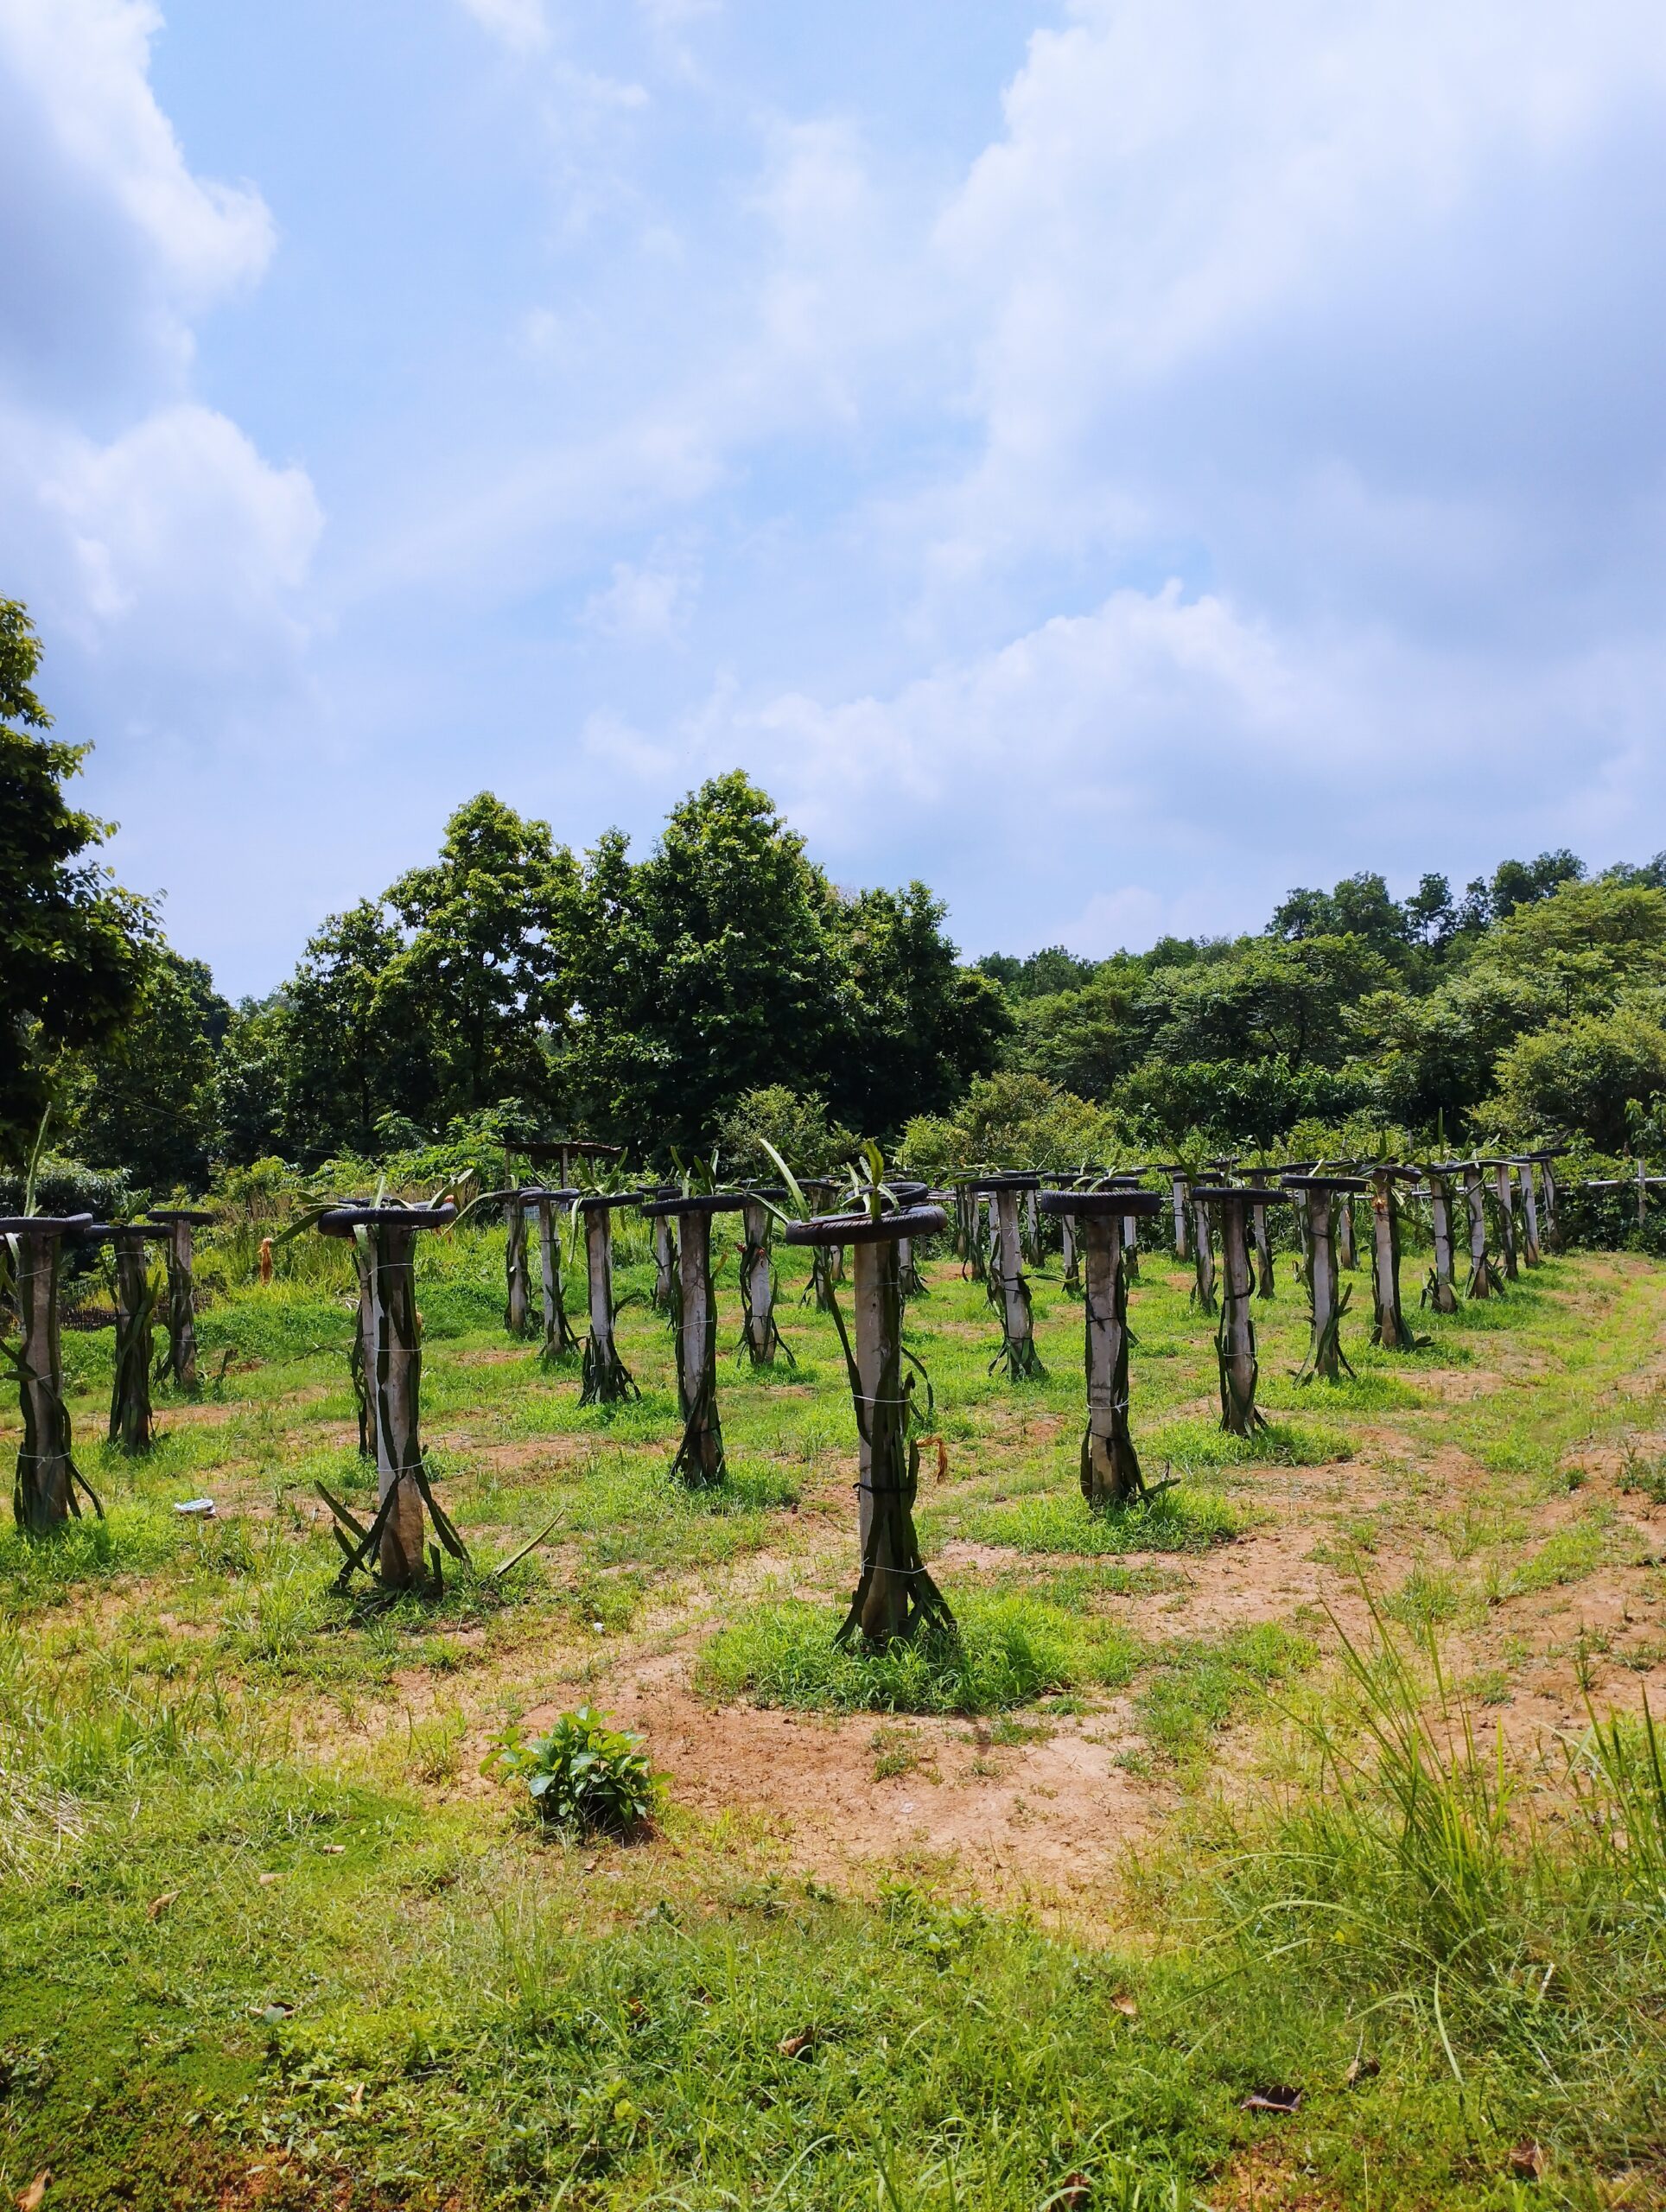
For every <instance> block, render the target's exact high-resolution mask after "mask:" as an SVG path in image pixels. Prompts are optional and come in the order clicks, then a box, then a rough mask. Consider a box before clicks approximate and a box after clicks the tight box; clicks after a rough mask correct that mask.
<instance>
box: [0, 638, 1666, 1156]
mask: <svg viewBox="0 0 1666 2212" xmlns="http://www.w3.org/2000/svg"><path fill="white" fill-rule="evenodd" d="M37 659H38V645H37V642H36V640H35V635H34V632H33V631H32V629H31V628H30V626H29V621H28V618H27V615H26V613H24V610H23V609H22V607H18V606H16V604H15V603H8V602H3V601H0V1036H3V1038H4V1039H5V1041H6V1045H7V1047H8V1049H7V1052H6V1056H5V1058H4V1061H3V1063H0V1150H3V1154H4V1158H3V1160H0V1166H5V1167H9V1168H10V1169H11V1170H12V1171H13V1175H14V1179H15V1176H16V1171H17V1169H18V1167H19V1166H20V1163H21V1161H22V1158H23V1155H24V1154H26V1152H27V1151H28V1150H29V1146H30V1144H31V1142H32V1141H33V1140H34V1139H35V1135H36V1133H37V1131H38V1129H39V1128H40V1127H41V1117H42V1116H43V1115H46V1116H48V1129H49V1133H50V1139H51V1143H52V1146H53V1148H54V1151H55V1152H56V1153H58V1154H62V1155H68V1156H70V1157H71V1158H73V1160H78V1161H80V1162H85V1163H86V1164H87V1165H89V1166H92V1167H94V1168H101V1169H108V1170H112V1171H118V1172H119V1173H122V1174H123V1175H124V1178H125V1179H127V1180H128V1181H129V1182H130V1184H131V1185H134V1186H136V1187H139V1188H143V1189H147V1190H152V1191H154V1190H156V1189H160V1188H173V1187H181V1186H182V1187H186V1188H203V1187H206V1186H207V1185H208V1184H209V1183H210V1182H211V1181H212V1180H213V1179H214V1177H215V1176H216V1175H217V1174H218V1173H221V1172H222V1171H225V1170H227V1169H230V1170H237V1169H240V1168H242V1169H246V1168H248V1167H249V1166H251V1164H252V1163H254V1162H257V1161H268V1160H282V1161H283V1162H286V1163H289V1165H290V1166H292V1167H294V1168H296V1169H298V1170H302V1171H308V1172H310V1171H314V1170H316V1169H317V1168H319V1167H320V1166H322V1165H323V1164H324V1163H326V1162H329V1161H340V1160H351V1161H367V1160H381V1159H386V1158H387V1157H389V1156H390V1155H399V1156H403V1157H405V1158H407V1159H410V1158H416V1157H420V1156H423V1155H424V1154H427V1153H430V1152H431V1153H435V1154H436V1156H437V1155H438V1154H441V1153H442V1152H443V1151H444V1149H445V1147H447V1146H448V1145H449V1146H450V1147H453V1148H454V1149H455V1147H458V1146H460V1145H461V1146H465V1147H467V1146H468V1145H470V1144H493V1143H499V1142H501V1141H502V1139H503V1137H504V1136H506V1135H513V1134H516V1133H518V1134H521V1135H535V1134H537V1133H539V1132H541V1131H550V1130H554V1129H557V1128H564V1127H570V1128H585V1129H588V1131H590V1132H591V1133H592V1134H595V1135H604V1136H611V1137H614V1138H616V1139H618V1140H619V1141H623V1142H626V1143H628V1144H630V1145H631V1146H632V1147H634V1148H635V1150H636V1151H637V1153H638V1154H639V1156H640V1155H644V1154H645V1155H647V1156H648V1157H651V1158H652V1159H655V1160H659V1161H662V1162H663V1161H665V1160H668V1159H669V1158H670V1157H671V1154H673V1152H675V1153H677V1154H680V1155H681V1156H683V1157H684V1158H689V1157H691V1156H693V1155H694V1154H696V1153H709V1152H710V1151H711V1149H712V1148H713V1147H722V1150H723V1152H724V1153H725V1154H726V1155H727V1157H728V1160H730V1162H731V1163H732V1164H734V1165H736V1166H747V1165H752V1166H756V1165H760V1164H762V1162H763V1160H764V1157H765V1156H764V1155H763V1154H762V1153H761V1149H760V1145H759V1141H758V1140H759V1138H760V1136H762V1135H769V1136H771V1137H772V1138H773V1140H774V1141H779V1142H780V1143H781V1144H782V1145H783V1147H784V1148H788V1149H789V1150H790V1153H791V1154H792V1156H794V1157H796V1158H797V1159H798V1160H800V1161H802V1162H803V1163H804V1164H806V1165H820V1164H822V1161H823V1160H832V1159H836V1158H837V1157H838V1156H839V1155H840V1154H841V1152H842V1150H843V1148H844V1147H847V1146H849V1144H850V1143H852V1142H853V1141H854V1140H855V1137H857V1136H858V1135H872V1136H875V1137H878V1138H880V1139H881V1141H883V1142H884V1143H885V1144H886V1145H887V1148H894V1147H897V1146H898V1145H899V1144H900V1146H901V1147H902V1148H903V1154H904V1156H905V1157H906V1158H909V1159H911V1160H913V1161H914V1162H915V1163H916V1164H918V1165H919V1166H923V1167H925V1168H927V1169H928V1170H940V1169H942V1168H944V1167H946V1166H952V1165H955V1164H957V1163H959V1162H962V1161H964V1160H970V1159H993V1158H997V1157H1002V1156H1007V1157H1014V1156H1015V1152H1016V1150H1018V1149H1022V1150H1024V1151H1026V1152H1027V1153H1028V1154H1031V1155H1032V1156H1033V1158H1035V1159H1036V1160H1043V1159H1044V1158H1045V1159H1046V1160H1055V1161H1059V1162H1062V1161H1063V1160H1067V1159H1070V1158H1071V1157H1074V1156H1077V1155H1079V1156H1080V1157H1082V1158H1084V1159H1085V1158H1091V1157H1100V1156H1103V1155H1104V1154H1107V1153H1108V1152H1109V1151H1110V1150H1117V1151H1120V1152H1126V1151H1127V1150H1128V1149H1129V1147H1140V1146H1147V1145H1149V1146H1154V1147H1163V1148H1166V1149H1171V1150H1172V1149H1174V1148H1177V1147H1184V1146H1186V1145H1202V1144H1207V1143H1215V1144H1220V1143H1230V1144H1234V1145H1239V1146H1243V1145H1249V1146H1254V1147H1262V1148H1266V1147H1276V1146H1277V1145H1278V1144H1279V1143H1280V1142H1281V1141H1283V1140H1284V1139H1285V1138H1287V1137H1288V1135H1290V1133H1292V1132H1293V1131H1295V1130H1297V1129H1299V1128H1308V1129H1311V1128H1313V1127H1314V1126H1315V1125H1323V1126H1326V1127H1339V1126H1341V1125H1344V1124H1347V1123H1350V1122H1353V1123H1358V1122H1361V1121H1362V1120H1375V1121H1377V1122H1381V1123H1382V1124H1384V1125H1389V1124H1391V1125H1393V1126H1394V1127H1395V1128H1397V1129H1399V1130H1401V1131H1402V1132H1406V1133H1409V1135H1412V1136H1413V1137H1415V1139H1416V1140H1418V1141H1424V1140H1426V1139H1436V1138H1438V1139H1440V1141H1444V1142H1447V1143H1451V1144H1456V1143H1459V1142H1462V1141H1466V1140H1474V1139H1478V1138H1480V1137H1482V1136H1485V1135H1499V1136H1507V1137H1519V1138H1525V1137H1527V1136H1529V1135H1541V1134H1547V1133H1548V1134H1554V1135H1561V1134H1562V1133H1565V1132H1578V1133H1580V1134H1582V1135H1585V1136H1587V1137H1588V1138H1589V1139H1590V1140H1591V1141H1592V1142H1593V1144H1594V1145H1595V1146H1596V1147H1599V1149H1601V1150H1604V1151H1606V1152H1610V1153H1618V1152H1620V1151H1622V1150H1623V1149H1625V1147H1628V1146H1640V1147H1650V1146H1652V1147H1655V1148H1656V1149H1657V1150H1660V1151H1666V1133H1663V1130H1662V1128H1660V1126H1659V1124H1660V1122H1661V1119H1662V1116H1663V1110H1666V1109H1663V1103H1662V1102H1663V1101H1666V855H1659V856H1657V857H1656V859H1655V860H1653V861H1649V862H1648V863H1646V864H1644V865H1641V866H1636V867H1620V868H1610V869H1607V870H1606V871H1605V872H1604V873H1603V874H1600V875H1596V876H1592V875H1590V874H1587V870H1586V868H1584V866H1583V865H1582V864H1581V862H1580V861H1579V860H1578V859H1577V858H1576V857H1575V855H1574V854H1572V853H1570V852H1554V853H1543V854H1541V855H1539V856H1538V858H1537V859H1536V860H1531V861H1504V862H1503V863H1501V864H1500V865H1499V866H1498V867H1497V868H1495V869H1494V870H1493V872H1492V874H1491V876H1490V877H1487V878H1485V879H1481V878H1478V879H1477V880H1475V881H1473V882H1472V883H1470V884H1468V885H1467V886H1466V887H1465V888H1464V890H1463V891H1462V893H1454V892H1453V887H1452V886H1451V885H1450V884H1449V882H1448V881H1447V879H1446V877H1444V876H1440V875H1434V874H1428V875H1425V876H1424V877H1423V878H1422V880H1421V883H1420V884H1419V886H1418V887H1417V889H1416V890H1415V892H1414V893H1412V894H1411V895H1410V896H1409V897H1408V898H1406V899H1396V898H1394V897H1393V896H1392V895H1391V893H1390V892H1389V888H1388V886H1387V884H1386V882H1385V881H1384V880H1383V877H1382V876H1380V875H1377V874H1370V873H1364V874H1358V875H1354V876H1351V877H1349V878H1348V879H1346V880H1345V881H1343V882H1341V883H1339V884H1337V885H1335V886H1334V887H1332V889H1330V890H1328V891H1320V890H1305V889H1303V890H1295V891H1293V892H1292V893H1290V894H1289V896H1288V898H1287V899H1285V900H1284V901H1283V902H1282V903H1281V905H1280V906H1278V908H1277V909H1276V911H1275V912H1274V913H1273V915H1272V916H1271V917H1270V918H1269V921H1268V923H1267V925H1266V927H1265V928H1264V929H1262V930H1260V931H1256V932H1253V933H1251V934H1249V935H1245V936H1242V937H1236V938H1164V939H1162V940H1161V941H1160V943H1159V944H1155V945H1154V946H1153V947H1152V948H1151V950H1149V951H1147V952H1141V953H1127V952H1119V953H1117V954H1115V955H1114V956H1113V957H1111V958H1110V959H1108V960H1101V961H1090V960H1084V959H1080V958H1078V957H1075V956H1074V955H1072V954H1071V953H1069V952H1067V951H1066V950H1064V949H1063V948H1062V947H1059V946H1052V947H1049V948H1047V949H1046V950H1042V951H1040V952H1035V953H1032V954H1030V955H1028V956H1027V957H1015V956H1011V955H1007V954H1001V953H991V954H989V955H986V956H985V957H982V959H979V960H977V961H976V962H974V963H970V965H969V964H963V963H962V962H961V960H960V958H959V956H958V954H957V950H956V948H955V946H954V945H953V944H951V942H950V940H949V938H948V936H947V934H946V932H945V930H944V908H943V906H942V904H941V902H940V901H939V900H938V899H935V898H934V897H933V895H932V893H931V892H930V890H929V889H928V888H927V887H926V886H925V884H924V883H921V882H914V883H912V884H910V885H909V886H907V887H906V888H904V889H900V890H868V891H860V892H855V893H851V892H847V891H843V890H840V889H838V888H837V887H835V886H834V885H833V884H832V882H831V881H830V879H829V878H828V876H827V875H826V874H825V873H824V872H823V870H822V869H820V868H817V866H816V865H815V863H814V862H813V861H811V859H810V858H809V857H808V856H807V855H806V854H805V852H804V846H803V842H802V841H801V840H800V839H799V838H798V836H796V835H795V833H794V832H792V830H791V829H789V828H788V827H787V826H786V824H785V822H784V821H783V820H782V818H781V817H780V815H779V813H778V811H777V810H776V809H775V807H774V806H773V803H772V802H771V800H770V799H769V798H768V796H767V795H766V793H765V792H763V791H760V790H759V789H757V788H756V787H755V786H754V785H752V784H751V783H749V782H748V781H747V779H746V777H745V776H744V775H742V774H741V772H738V771H737V772H732V773H730V774H728V775H724V776H719V777H716V778H714V779H712V780H710V781H709V782H708V783H707V784H705V785H703V786H702V787H701V789H700V790H699V791H695V792H693V793H691V794H690V796H689V797H688V798H685V799H684V801H683V802H682V804H680V805H678V806H677V808H676V809H675V810H673V811H672V813H671V816H670V817H669V818H668V820H667V822H666V824H665V827H664V831H663V832H662V834H661V836H660V837H659V839H658V842H656V843H655V845H654V846H653V848H652V850H650V851H649V852H647V853H646V854H645V855H643V856H642V857H640V858H634V857H633V855H631V853H630V852H629V850H628V849H627V845H626V840H625V838H624V837H623V836H620V834H619V833H617V832H609V833H608V834H607V836H604V837H602V838H601V840H600V842H598V843H597V844H596V845H595V847H594V848H593V849H591V850H589V851H588V852H584V853H582V854H579V853H575V852H574V851H572V850H571V849H569V847H568V846H566V845H563V844H561V843H559V842H556V838H555V836H554V835H553V833H552V831H551V829H550V825H549V824H548V823H544V822H540V821H537V820H533V819H530V818H527V817H523V816H521V815H518V814H517V813H516V812H515V811H514V810H512V808H510V807H507V806H506V805H504V804H502V803H501V802H500V801H499V799H497V798H494V797H493V796H492V794H491V793H489V792H482V793H481V794H480V796H479V797H477V798H473V799H471V800H470V801H468V803H467V804H466V805H464V806H462V807H461V808H459V810H457V812H456V813H455V815H454V816H453V817H451V820H450V822H449V823H448V824H447V827H446V831H445V836H444V838H443V841H442V845H441V849H440V850H439V852H438V853H437V855H436V856H435V858H434V859H433V861H430V862H429V863H428V864H427V865H425V866H423V867H420V868H413V869H411V870H410V871H409V872H408V873H407V874H404V875H402V876H400V877H399V878H398V879H397V880H396V881H395V882H393V883H391V884H390V885H388V886H387V887H385V889H384V890H383V891H381V892H380V893H376V894H373V895H372V896H369V897H366V898H365V899H362V900H360V901H359V904H358V905H356V906H352V907H350V908H349V909H347V911H346V912H343V913H340V914H336V915H333V916H331V917H329V918H327V920H325V921H324V922H323V924H322V925H321V927H320V928H319V930H318V931H317V932H316V934H315V936H314V937H313V938H311V939H310V940H309V942H308V944H307V946H306V948H305V950H304V952H303V953H302V957H301V960H300V963H299V964H298V965H297V967H296V971H295V973H294V975H293V976H290V977H289V980H288V981H287V982H284V983H283V984H282V985H280V987H279V988H277V989H276V990H275V991H273V992H272V993H270V995H268V996H267V997H265V998H264V999H259V1000H244V1001H241V1002H240V1003H239V1004H238V1005H236V1006H233V1005H232V1004H230V1003H229V1002H228V1001H226V999H225V998H224V997H223V996H222V995H220V994H219V992H218V991H217V990H216V989H215V988H214V983H213V977H212V976H211V974H210V973H209V970H208V969H207V968H206V967H205V966H204V965H203V964H202V963H200V962H199V961H193V960H189V959H187V958H184V957H181V955H180V954H178V953H177V952H175V950H173V949H172V948H171V947H170V946H169V944H168V943H167V941H166V938H165V937H164V936H163V934H162V929H161V927H160V924H159V920H158V918H157V916H156V913H155V912H154V911H153V910H152V909H151V908H150V907H149V905H148V904H147V903H146V902H145V901H144V900H143V899H138V898H136V897H134V896H133V895H131V894H130V893H125V892H124V891H122V890H121V889H120V888H119V887H117V886H115V885H114V884H113V883H112V882H111V880H110V878H109V876H108V874H107V873H106V872H105V870H104V869H103V868H100V867H99V864H98V859H97V855H98V849H99V843H100V842H101V839H102V837H103V836H104V834H105V825H103V824H101V823H98V822H96V821H95V820H94V819H93V818H92V817H90V816H87V815H85V814H82V813H79V812H77V811H75V810H73V807H72V806H71V804H70V803H69V800H68V798H67V786H68V785H69V783H70V781H71V779H73V775H74V773H75V772H76V770H77V768H78V766H79V762H80V760H81V758H82V755H83V753H84V751H85V748H78V747H74V746H71V745H67V744H64V743H62V742H60V741H58V740H57V739H55V738H54V737H53V736H52V735H51V734H50V721H49V717H48V715H47V713H46V710H45V709H44V707H43V706H42V705H41V701H40V700H39V698H38V697H37V696H36V695H35V691H34V690H33V689H32V682H33V678H34V676H35V668H36V663H37Z"/></svg>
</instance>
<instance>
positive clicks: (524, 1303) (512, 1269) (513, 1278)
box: [503, 1198, 532, 1337]
mask: <svg viewBox="0 0 1666 2212" xmlns="http://www.w3.org/2000/svg"><path fill="white" fill-rule="evenodd" d="M504 1231H505V1241H504V1252H503V1267H504V1279H505V1283H506V1289H507V1296H506V1299H505V1301H504V1309H503V1325H504V1327H505V1328H506V1330H507V1331H508V1332H509V1334H510V1335H511V1336H512V1337H525V1336H529V1335H530V1334H531V1306H532V1294H531V1283H530V1281H528V1279H527V1268H526V1209H525V1206H524V1205H522V1204H521V1202H520V1200H519V1199H518V1198H509V1199H506V1201H505V1205H504Z"/></svg>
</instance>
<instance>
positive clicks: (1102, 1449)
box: [1041, 1190, 1163, 1505]
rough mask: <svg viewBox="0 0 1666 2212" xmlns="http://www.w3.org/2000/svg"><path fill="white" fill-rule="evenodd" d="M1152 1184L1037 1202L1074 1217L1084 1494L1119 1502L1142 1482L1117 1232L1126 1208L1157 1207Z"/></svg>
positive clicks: (1146, 1211) (1142, 1213)
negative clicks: (1084, 1407)
mask: <svg viewBox="0 0 1666 2212" xmlns="http://www.w3.org/2000/svg"><path fill="white" fill-rule="evenodd" d="M1162 1207H1163V1199H1162V1197H1161V1195H1160V1192H1156V1191H1123V1190H1100V1191H1044V1192H1042V1193H1041V1210H1042V1211H1043V1212H1044V1213H1048V1214H1052V1215H1055V1216H1057V1217H1059V1219H1061V1220H1070V1221H1072V1222H1073V1223H1074V1224H1075V1226H1076V1231H1077V1235H1078V1239H1079V1242H1080V1244H1081V1249H1082V1264H1083V1299H1082V1305H1083V1331H1084V1338H1083V1368H1084V1374H1085V1377H1086V1382H1087V1401H1088V1420H1087V1427H1086V1428H1085V1429H1084V1432H1083V1435H1082V1458H1081V1481H1082V1495H1083V1497H1084V1498H1085V1499H1086V1500H1087V1502H1088V1503H1089V1504H1090V1505H1124V1504H1126V1503H1128V1501H1129V1499H1130V1498H1134V1497H1138V1496H1139V1495H1140V1492H1141V1491H1142V1490H1143V1489H1144V1487H1145V1480H1144V1477H1143V1476H1142V1475H1141V1471H1140V1455H1139V1453H1138V1452H1137V1451H1136V1450H1135V1445H1134V1439H1133V1436H1132V1434H1131V1433H1130V1431H1129V1420H1128V1352H1129V1334H1128V1281H1127V1276H1126V1274H1125V1273H1124V1271H1123V1265H1122V1239H1123V1236H1124V1234H1125V1232H1126V1227H1127V1223H1128V1221H1129V1211H1130V1209H1132V1217H1133V1218H1134V1219H1135V1220H1136V1221H1137V1220H1139V1219H1140V1218H1141V1217H1145V1218H1147V1219H1149V1218H1150V1217H1151V1216H1153V1215H1154V1214H1157V1213H1160V1212H1161V1211H1162Z"/></svg>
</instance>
